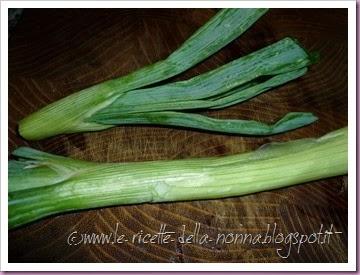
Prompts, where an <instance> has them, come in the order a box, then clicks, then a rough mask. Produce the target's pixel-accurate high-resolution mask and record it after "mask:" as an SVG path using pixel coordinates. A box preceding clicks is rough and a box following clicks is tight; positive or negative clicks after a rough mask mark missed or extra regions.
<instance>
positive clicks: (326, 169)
mask: <svg viewBox="0 0 360 275" xmlns="http://www.w3.org/2000/svg"><path fill="white" fill-rule="evenodd" d="M347 136H348V135H347V127H346V128H342V129H339V130H337V131H334V132H331V133H329V134H327V135H325V136H323V137H320V138H317V139H316V138H308V139H300V140H295V141H289V142H285V143H272V144H268V145H265V146H262V147H261V148H260V149H258V150H256V151H253V152H249V153H244V154H238V155H232V156H226V157H213V158H205V159H201V158H200V159H190V160H172V161H148V162H137V163H118V164H100V163H92V162H84V161H78V160H72V159H70V158H66V157H60V156H55V155H51V154H47V153H43V152H40V151H36V150H33V149H30V148H19V149H17V150H15V151H14V153H13V154H14V155H15V156H18V157H19V158H21V160H19V161H10V163H9V228H15V227H18V226H21V225H23V224H26V223H29V222H31V221H35V220H37V219H40V218H42V217H46V216H49V215H52V214H56V213H62V212H66V211H71V210H79V209H88V208H95V207H104V206H110V205H122V204H135V203H145V202H165V201H167V202H169V201H185V200H199V199H217V198H225V197H231V196H240V195H245V194H250V193H255V192H260V191H265V190H271V189H275V188H281V187H286V186H291V185H294V184H299V183H304V182H308V181H312V180H317V179H322V178H327V177H332V176H338V175H343V174H346V173H347V144H348V142H347Z"/></svg>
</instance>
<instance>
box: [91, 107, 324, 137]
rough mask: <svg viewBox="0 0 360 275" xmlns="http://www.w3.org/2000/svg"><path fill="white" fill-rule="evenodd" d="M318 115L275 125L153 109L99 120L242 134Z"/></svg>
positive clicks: (295, 116)
mask: <svg viewBox="0 0 360 275" xmlns="http://www.w3.org/2000/svg"><path fill="white" fill-rule="evenodd" d="M317 119H318V118H317V117H316V116H314V115H313V114H312V113H301V112H298V113H296V112H294V113H288V114H286V115H285V116H284V117H283V118H282V119H280V120H279V121H277V122H276V123H274V124H270V125H269V124H265V123H262V122H258V121H255V120H240V119H215V118H210V117H206V116H203V115H199V114H190V113H178V112H169V111H164V112H150V113H138V114H128V115H122V116H119V117H118V118H117V117H110V118H106V117H104V118H102V119H98V120H96V121H97V122H99V123H101V124H110V125H116V124H131V125H133V124H153V125H171V126H180V127H188V128H193V129H202V130H207V131H213V132H219V133H231V134H242V135H274V134H279V133H283V132H286V131H290V130H294V129H297V128H300V127H303V126H306V125H309V124H311V123H313V122H315V121H316V120H317Z"/></svg>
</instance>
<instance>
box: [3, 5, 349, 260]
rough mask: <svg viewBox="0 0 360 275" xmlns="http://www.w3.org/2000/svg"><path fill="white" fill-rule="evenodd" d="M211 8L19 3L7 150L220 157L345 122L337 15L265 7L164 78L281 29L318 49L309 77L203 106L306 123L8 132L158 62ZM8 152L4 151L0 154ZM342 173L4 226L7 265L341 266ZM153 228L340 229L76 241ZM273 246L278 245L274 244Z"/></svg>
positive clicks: (223, 57) (343, 27) (126, 157)
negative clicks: (280, 129) (289, 240)
mask: <svg viewBox="0 0 360 275" xmlns="http://www.w3.org/2000/svg"><path fill="white" fill-rule="evenodd" d="M215 12H216V10H212V9H172V10H170V9H112V10H110V9H102V10H97V9H91V10H90V9H89V10H86V9H58V10H56V9H41V10H40V9H39V10H36V9H26V10H25V11H24V14H23V17H22V19H21V20H20V22H19V23H18V25H17V27H16V28H15V29H14V30H13V32H12V34H11V37H10V39H9V130H8V131H9V149H10V151H12V150H13V149H15V148H17V147H18V146H20V145H27V146H31V147H34V148H37V149H41V150H45V151H47V152H51V153H56V154H61V155H65V156H71V157H74V158H78V159H84V160H93V161H101V162H110V161H112V162H122V161H143V160H159V159H180V158H190V157H206V156H219V155H225V154H234V153H240V152H245V151H248V150H252V149H255V148H257V147H259V146H260V145H262V144H264V143H267V142H270V141H285V140H290V139H295V138H303V137H310V136H320V135H322V134H325V133H326V132H329V131H332V130H335V129H337V128H340V127H343V126H345V125H347V11H346V10H341V9H272V10H270V12H268V14H266V15H265V16H264V17H263V18H261V19H260V20H259V21H258V22H257V23H256V24H255V25H254V26H253V27H252V28H251V29H250V30H248V31H247V32H246V33H245V34H244V35H243V36H241V37H240V38H239V39H237V40H236V41H234V42H233V43H231V44H229V45H228V46H226V47H225V48H224V49H222V50H221V51H220V52H219V53H217V54H216V55H214V56H212V57H210V58H209V59H208V60H206V61H205V62H203V63H201V64H200V65H198V66H196V67H195V68H193V69H191V70H189V71H187V72H186V73H184V74H182V75H180V76H178V77H176V78H174V79H172V80H177V79H186V78H189V77H191V76H194V75H197V74H199V73H202V72H205V71H208V70H210V69H212V68H215V67H217V66H219V65H221V64H225V63H227V62H229V61H230V60H233V59H235V58H237V57H240V56H243V55H245V54H248V53H250V52H252V51H254V50H257V49H259V48H262V47H264V46H266V45H268V44H270V43H273V42H275V41H277V40H279V39H281V38H283V37H285V36H291V37H294V38H296V39H298V40H299V41H300V43H301V44H302V45H304V46H305V47H306V49H308V50H310V51H318V52H319V53H320V54H321V59H320V62H319V63H318V64H316V65H313V66H311V69H310V71H309V72H308V74H307V75H306V76H304V77H302V78H301V79H298V80H296V81H293V82H291V83H290V84H287V85H285V86H283V87H281V88H278V89H276V90H273V91H271V92H268V93H266V94H263V95H261V96H259V97H257V98H255V99H253V100H251V101H249V102H246V103H244V104H241V105H237V106H234V107H231V108H228V109H225V110H221V111H216V112H211V113H208V114H209V115H213V116H216V117H223V118H230V117H231V118H243V119H257V120H261V121H264V122H271V121H274V120H276V119H278V118H279V117H281V116H283V115H284V114H285V113H286V112H289V111H311V112H314V113H315V114H316V115H317V116H318V117H319V121H318V122H316V123H315V124H313V125H311V126H309V127H305V128H303V129H298V130H296V131H293V132H291V133H286V134H281V135H276V136H272V137H256V138H254V137H241V136H233V135H221V134H211V133H204V132H197V131H193V130H187V129H170V128H164V127H117V128H113V129H110V130H106V131H103V132H98V133H84V134H73V135H63V136H58V137H54V138H50V139H47V140H42V141H38V142H27V141H25V140H23V139H21V138H20V137H19V135H18V134H17V122H18V121H19V120H20V119H22V118H24V117H25V116H26V115H29V114H30V113H32V112H34V111H36V110H38V109H39V108H41V107H43V106H45V105H47V104H49V103H51V102H53V101H55V100H57V99H59V98H62V97H64V96H66V95H69V94H71V93H72V92H74V91H77V90H80V89H82V88H86V87H88V86H90V85H92V84H95V83H98V82H101V81H104V80H107V79H110V78H114V77H118V76H122V75H125V74H127V73H129V72H131V71H133V70H135V69H137V68H140V67H142V66H144V65H147V64H150V63H153V62H154V61H157V60H160V59H163V58H165V57H166V56H167V55H168V54H170V53H171V52H172V51H173V50H175V49H176V48H177V47H178V46H179V45H180V44H181V43H182V42H183V41H184V40H185V39H186V38H187V37H189V36H190V35H191V34H192V33H193V32H194V31H195V30H196V29H198V28H199V27H200V26H201V25H203V24H204V22H206V21H207V20H208V19H209V18H210V17H211V16H213V15H214V14H215ZM9 154H10V152H9ZM346 184H347V177H346V176H344V177H336V178H331V179H327V180H321V181H317V182H313V183H309V184H304V185H301V186H296V187H291V188H286V189H283V190H276V191H271V192H264V193H259V194H254V195H249V196H244V197H237V198H229V199H221V200H209V201H193V202H180V203H164V204H144V205H133V206H119V207H109V208H104V209H94V210H89V211H82V212H77V213H70V214H64V215H59V216H56V217H51V218H47V219H43V220H41V221H39V222H36V223H33V224H31V225H28V226H24V227H22V228H20V229H17V230H13V231H10V232H9V260H10V261H11V262H346V261H347V223H348V221H347V213H348V201H347V190H346ZM116 223H119V233H122V234H126V235H128V236H129V235H132V234H134V233H136V232H138V231H140V230H143V231H144V232H147V233H153V234H154V233H156V232H157V231H158V230H159V229H160V225H161V224H167V229H168V230H171V231H176V232H180V229H181V226H182V225H186V228H187V229H186V231H187V233H188V234H190V233H191V231H192V230H193V228H194V226H195V223H200V224H201V229H200V233H201V234H204V233H207V234H209V235H211V236H216V235H217V234H218V233H227V232H233V233H253V234H256V233H265V232H266V226H267V224H268V223H269V224H273V223H277V226H278V229H279V230H281V231H282V232H283V233H289V232H296V231H298V232H300V233H308V234H310V233H312V232H314V231H315V232H316V231H318V230H319V227H320V224H324V228H329V227H330V225H331V224H333V225H334V229H336V230H337V231H342V232H343V234H341V235H337V236H333V237H332V239H331V241H330V244H326V245H304V246H303V247H302V248H301V250H300V253H299V254H298V253H297V252H296V251H295V248H293V250H292V253H291V254H290V256H289V257H288V258H287V259H282V258H280V257H279V256H278V255H277V254H276V248H279V245H278V246H276V245H274V244H269V245H255V246H250V245H239V244H235V245H234V244H230V245H215V246H214V245H197V244H187V245H182V244H180V243H178V242H175V243H171V244H168V245H137V244H131V243H130V242H129V243H126V244H121V245H115V244H114V245H110V244H109V245H93V246H89V245H80V246H69V245H68V244H67V237H68V235H69V234H70V233H71V232H73V231H78V232H79V233H92V232H94V233H108V232H111V231H112V230H113V229H114V228H115V226H116ZM280 247H281V246H280Z"/></svg>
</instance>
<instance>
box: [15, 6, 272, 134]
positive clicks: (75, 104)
mask: <svg viewBox="0 0 360 275" xmlns="http://www.w3.org/2000/svg"><path fill="white" fill-rule="evenodd" d="M266 12H267V9H223V10H221V11H220V12H218V13H217V14H216V15H215V16H214V17H213V18H211V19H210V20H209V21H208V22H207V23H206V24H205V25H204V26H202V27H201V28H200V29H199V30H197V31H196V32H195V33H194V34H193V35H192V36H191V37H190V38H189V39H187V40H186V41H185V42H184V43H183V44H182V45H181V46H180V47H179V48H178V49H177V50H175V51H174V52H173V53H172V54H171V55H169V56H168V57H167V58H166V59H164V60H161V61H158V62H156V63H154V64H151V65H149V66H146V67H144V68H142V69H139V70H137V71H135V72H133V73H130V74H129V75H126V76H123V77H120V78H117V79H113V80H109V81H106V82H103V83H100V84H97V85H95V86H92V87H89V88H87V89H84V90H81V91H79V92H77V93H74V94H72V95H70V96H68V97H65V98H63V99H61V100H59V101H57V102H54V103H52V104H50V105H48V106H46V107H44V108H43V109H41V110H39V111H37V112H35V113H33V114H31V115H30V116H28V117H26V118H24V119H23V120H22V121H21V122H20V123H19V133H20V134H21V135H22V136H23V137H24V138H26V139H29V140H38V139H43V138H47V137H50V136H54V135H58V134H64V133H76V132H86V131H97V130H103V129H107V128H109V127H111V126H110V125H104V124H101V123H96V122H89V121H87V122H86V121H85V119H86V118H89V117H90V116H91V115H92V114H94V113H95V112H97V111H98V110H100V109H103V108H104V107H105V106H107V105H109V104H110V103H111V102H112V101H113V100H114V99H115V98H116V97H118V96H119V94H122V93H124V92H126V91H130V90H134V89H137V88H141V87H144V86H147V85H150V84H153V83H156V82H159V81H162V80H165V79H168V78H170V77H172V76H175V75H177V74H180V73H182V72H184V71H186V70H187V69H189V68H191V67H192V66H194V65H196V64H197V63H199V62H201V61H202V60H204V59H206V58H207V57H209V56H211V55H212V54H214V53H215V52H217V51H218V50H220V49H221V48H222V47H224V46H225V45H227V44H228V43H230V42H231V41H233V40H234V39H235V38H237V37H238V36H240V35H241V34H242V33H244V32H245V31H246V30H247V29H249V28H250V27H251V26H252V25H253V24H254V23H255V22H256V21H257V20H258V19H259V18H260V17H261V16H262V15H264V14H265V13H266Z"/></svg>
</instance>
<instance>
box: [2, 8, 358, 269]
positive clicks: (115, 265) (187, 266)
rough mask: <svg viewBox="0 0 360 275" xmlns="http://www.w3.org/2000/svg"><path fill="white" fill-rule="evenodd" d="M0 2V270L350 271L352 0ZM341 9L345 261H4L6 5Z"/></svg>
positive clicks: (353, 188)
mask: <svg viewBox="0 0 360 275" xmlns="http://www.w3.org/2000/svg"><path fill="white" fill-rule="evenodd" d="M0 4H1V133H0V134H1V151H0V152H1V256H2V257H1V270H3V271H257V270H260V271H262V270H269V271H355V270H356V244H357V236H356V223H354V222H353V221H356V210H357V209H356V194H357V193H356V191H357V190H356V120H357V118H356V58H355V57H356V2H355V1H221V2H220V1H183V2H182V1H133V2H132V1H123V2H117V1H53V2H52V1H51V2H50V1H14V2H13V1H2V2H1V1H0ZM64 7H66V8H124V7H134V8H136V7H142V8H165V7H166V8H185V7H192V8H206V7H210V8H219V7H223V8H225V7H229V8H230V7H241V8H245V7H252V8H257V7H269V8H347V9H348V123H349V156H348V158H349V173H348V182H349V184H348V194H349V196H348V203H349V206H348V236H349V237H348V239H349V241H348V263H324V264H322V263H306V264H300V263H294V264H290V263H281V264H278V263H264V264H262V263H226V264H224V263H211V264H209V263H206V264H205V263H204V264H203V263H196V264H194V263H191V264H189V263H184V264H177V263H170V264H168V263H159V264H156V263H140V264H139V263H137V264H132V263H100V264H98V263H86V264H83V263H71V264H63V263H61V264H58V263H54V264H53V263H36V264H35V263H9V262H8V224H7V217H8V208H7V201H8V199H7V192H8V190H7V182H8V179H7V170H8V131H7V129H8V70H7V69H8V22H7V16H8V8H64Z"/></svg>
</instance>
